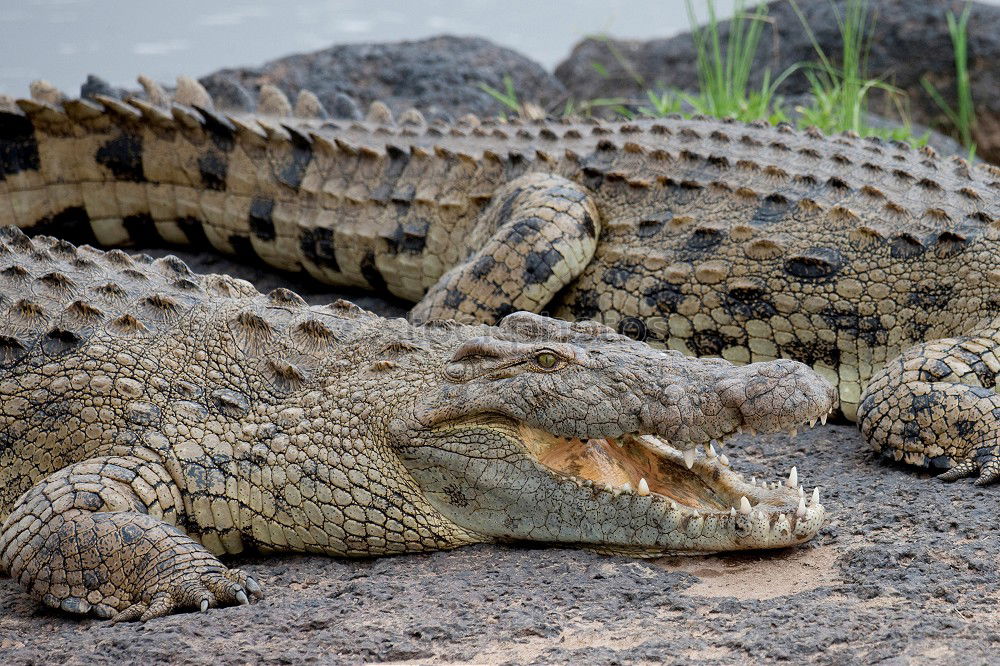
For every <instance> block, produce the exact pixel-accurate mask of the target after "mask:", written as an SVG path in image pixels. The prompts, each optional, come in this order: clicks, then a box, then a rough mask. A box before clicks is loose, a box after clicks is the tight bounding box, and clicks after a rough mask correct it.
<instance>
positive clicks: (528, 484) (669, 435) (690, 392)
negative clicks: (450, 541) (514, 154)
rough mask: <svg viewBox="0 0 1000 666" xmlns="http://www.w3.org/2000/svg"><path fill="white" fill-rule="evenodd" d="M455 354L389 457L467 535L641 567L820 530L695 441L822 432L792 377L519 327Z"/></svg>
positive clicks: (806, 498) (783, 367)
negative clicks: (808, 428) (580, 550)
mask: <svg viewBox="0 0 1000 666" xmlns="http://www.w3.org/2000/svg"><path fill="white" fill-rule="evenodd" d="M455 344H456V346H457V348H456V349H455V350H454V352H453V353H452V355H451V356H450V357H449V358H447V359H445V360H444V362H443V365H442V367H440V373H439V378H438V380H437V383H436V384H435V385H434V386H433V387H431V388H430V390H429V391H427V392H426V393H424V394H423V395H422V396H421V398H420V399H419V400H418V402H417V403H416V405H415V409H414V415H413V418H414V420H415V421H416V422H415V423H411V424H407V423H404V422H403V421H402V420H399V421H397V423H396V428H395V430H396V434H397V435H398V436H397V437H396V440H397V442H396V446H397V447H398V449H399V451H400V455H401V457H402V459H403V461H404V464H405V465H406V467H407V468H408V470H409V472H410V474H411V475H412V477H413V478H414V479H415V481H416V482H417V484H418V485H419V486H420V487H421V490H422V491H423V494H424V495H425V497H426V498H427V499H428V501H429V502H430V504H431V505H432V506H434V507H435V509H436V510H437V511H439V512H440V513H442V514H443V515H444V516H445V517H447V518H448V519H449V520H451V521H452V522H454V523H456V524H458V525H459V526H461V527H462V528H463V529H465V530H467V531H469V532H471V533H473V534H476V535H482V536H484V537H487V538H489V539H500V540H506V539H511V540H513V539H530V540H538V541H548V542H565V543H573V544H578V545H585V546H588V547H591V548H594V549H598V550H601V551H606V552H621V553H629V554H633V555H650V556H652V555H658V554H664V553H671V552H673V553H677V552H713V551H727V550H741V549H750V548H775V547H781V546H788V545H791V544H795V543H800V542H802V541H805V540H807V539H809V538H811V537H812V536H813V535H814V534H815V533H816V532H817V530H818V529H819V528H820V526H821V525H822V522H823V517H824V510H823V507H822V505H820V503H819V496H818V493H814V494H812V495H809V494H805V493H804V491H803V489H802V488H801V487H800V486H799V485H798V480H797V478H795V477H796V476H797V475H796V473H795V472H794V471H793V472H792V473H791V475H790V476H791V478H788V479H784V478H783V479H782V480H781V481H780V482H778V483H776V484H767V483H761V484H757V482H756V481H755V480H754V481H753V482H748V481H745V480H744V479H743V477H742V476H741V475H740V474H738V473H736V472H735V471H733V470H732V469H731V468H730V467H729V461H728V460H727V458H726V457H725V456H724V455H721V454H719V453H717V452H716V451H715V449H714V445H713V444H712V443H711V442H712V441H713V440H717V441H718V440H723V439H725V438H726V437H729V436H731V435H734V434H736V433H739V432H741V431H759V432H774V431H782V430H790V429H794V428H797V427H799V426H801V425H803V424H806V423H810V422H813V423H814V422H815V421H816V420H817V419H823V420H825V418H826V415H827V414H828V413H829V412H830V411H831V409H832V408H833V407H834V402H835V392H834V390H833V388H832V387H831V386H830V385H829V384H828V383H827V382H826V381H825V380H823V379H822V378H821V377H819V376H818V375H817V374H815V373H814V372H813V371H812V370H811V369H809V368H808V367H807V366H805V365H803V364H801V363H798V362H795V361H790V360H779V361H772V362H768V363H756V364H752V365H747V366H742V367H738V366H734V365H732V364H731V363H729V362H727V361H724V360H721V359H695V358H690V357H686V356H684V355H682V354H680V353H677V352H672V351H660V350H656V349H653V348H651V347H649V346H648V345H645V344H643V343H639V342H635V341H633V340H630V339H628V338H625V337H623V336H620V335H618V334H616V333H614V332H613V331H611V330H610V329H608V328H605V327H603V326H600V325H597V324H593V323H576V324H568V323H566V322H558V321H555V320H551V319H547V318H544V317H539V316H537V315H532V314H528V313H517V314H515V315H511V316H509V317H507V318H506V319H505V320H504V321H503V322H501V324H500V326H499V327H498V328H496V329H493V330H492V332H491V333H490V334H488V335H485V336H480V337H474V338H471V339H465V340H460V341H457V342H456V343H455ZM700 444H701V445H706V446H705V447H704V450H703V451H699V445H700Z"/></svg>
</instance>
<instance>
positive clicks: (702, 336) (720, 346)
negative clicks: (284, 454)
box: [687, 330, 745, 356]
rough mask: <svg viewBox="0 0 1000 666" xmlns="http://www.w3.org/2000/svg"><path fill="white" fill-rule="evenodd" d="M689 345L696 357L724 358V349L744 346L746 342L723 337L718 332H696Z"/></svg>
mask: <svg viewBox="0 0 1000 666" xmlns="http://www.w3.org/2000/svg"><path fill="white" fill-rule="evenodd" d="M687 343H688V347H690V348H691V351H693V352H694V353H695V356H722V351H723V350H724V349H728V348H730V347H741V346H744V343H745V341H742V340H738V339H736V338H734V337H732V336H729V335H723V334H722V333H719V332H718V331H712V330H706V331H695V332H694V335H692V336H691V337H690V338H689V339H688V341H687Z"/></svg>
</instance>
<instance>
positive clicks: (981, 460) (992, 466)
mask: <svg viewBox="0 0 1000 666" xmlns="http://www.w3.org/2000/svg"><path fill="white" fill-rule="evenodd" d="M969 476H975V477H978V478H977V479H976V480H975V481H974V483H975V485H977V486H985V485H987V484H990V483H994V482H996V481H1000V446H997V445H993V446H983V447H980V448H978V449H976V450H975V451H974V452H973V453H972V457H971V458H966V459H965V460H963V461H962V462H960V463H958V464H957V465H955V466H954V467H952V468H951V469H949V470H948V471H947V472H945V473H943V474H938V477H937V478H939V479H941V480H942V481H956V480H958V479H964V478H966V477H969Z"/></svg>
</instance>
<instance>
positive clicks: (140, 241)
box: [122, 213, 163, 247]
mask: <svg viewBox="0 0 1000 666" xmlns="http://www.w3.org/2000/svg"><path fill="white" fill-rule="evenodd" d="M122 226H123V227H125V231H127V232H128V237H129V238H130V239H131V240H132V243H133V244H135V245H137V246H139V247H149V246H156V245H161V244H162V243H163V237H162V236H160V232H159V231H157V230H156V223H155V222H153V216H152V215H150V214H149V213H137V214H135V215H126V216H125V217H124V218H122Z"/></svg>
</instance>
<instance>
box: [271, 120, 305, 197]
mask: <svg viewBox="0 0 1000 666" xmlns="http://www.w3.org/2000/svg"><path fill="white" fill-rule="evenodd" d="M286 129H288V134H289V135H290V136H291V137H292V144H291V145H292V154H291V156H290V157H289V159H288V162H286V163H285V165H284V166H283V167H282V168H281V170H280V171H279V172H278V173H277V174H276V176H277V178H278V182H280V183H284V184H285V185H288V186H289V187H293V188H295V189H299V185H301V184H302V178H303V176H305V174H306V168H307V167H308V166H309V162H310V161H312V142H310V141H309V138H308V137H306V136H305V135H303V134H302V133H300V132H297V131H295V130H292V129H290V128H286Z"/></svg>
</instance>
